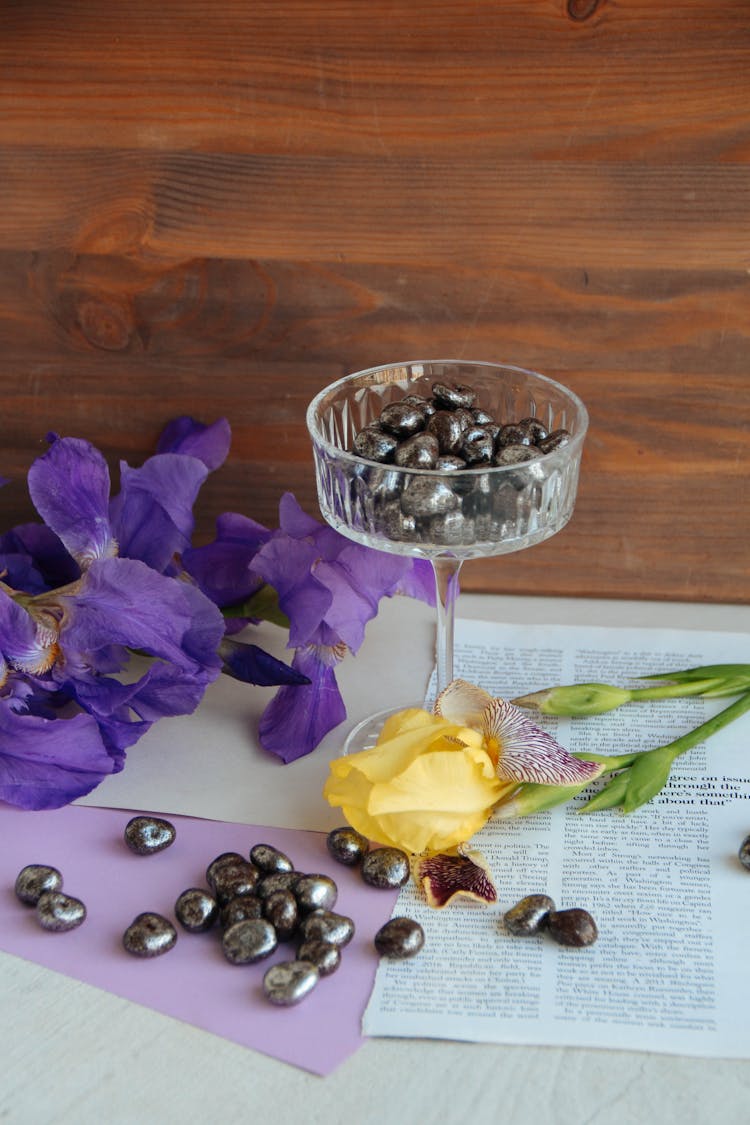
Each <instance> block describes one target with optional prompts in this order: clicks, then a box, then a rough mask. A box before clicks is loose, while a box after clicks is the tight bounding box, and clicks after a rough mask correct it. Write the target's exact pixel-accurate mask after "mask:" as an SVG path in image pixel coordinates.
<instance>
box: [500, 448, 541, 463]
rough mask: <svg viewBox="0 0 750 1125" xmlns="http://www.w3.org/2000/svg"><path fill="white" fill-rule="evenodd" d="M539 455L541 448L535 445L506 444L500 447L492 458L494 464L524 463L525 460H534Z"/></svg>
mask: <svg viewBox="0 0 750 1125" xmlns="http://www.w3.org/2000/svg"><path fill="white" fill-rule="evenodd" d="M538 456H539V449H538V447H537V446H534V445H523V444H520V443H519V444H517V445H504V446H502V447H501V448H500V449H498V451H497V453H496V454H495V456H494V457H493V459H492V463H493V465H522V464H523V463H524V462H525V461H533V460H534V458H535V457H538Z"/></svg>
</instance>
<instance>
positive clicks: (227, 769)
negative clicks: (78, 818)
mask: <svg viewBox="0 0 750 1125" xmlns="http://www.w3.org/2000/svg"><path fill="white" fill-rule="evenodd" d="M250 634H252V635H250ZM286 636H287V634H286V633H285V632H284V631H283V630H282V629H279V628H276V627H275V626H273V625H262V626H260V627H259V628H258V629H253V630H250V631H248V635H247V639H248V640H250V641H252V642H253V643H255V644H258V645H260V646H261V647H262V648H265V649H267V650H268V651H269V652H272V653H273V654H274V655H275V656H278V657H279V658H280V659H284V660H289V659H290V654H289V653H288V652H287V651H286V650H285V648H284V645H285V642H286ZM433 637H434V615H433V611H432V610H431V609H430V607H429V606H426V605H424V604H423V603H421V602H415V601H414V600H412V599H410V598H401V597H398V598H392V599H388V600H385V601H384V602H383V604H382V606H381V610H380V613H379V614H378V617H377V618H376V619H375V620H373V621H371V622H370V623H369V625H368V627H367V636H366V639H365V642H364V644H363V646H362V648H361V649H360V652H359V653H358V654H357V655H356V656H352V655H349V656H347V657H346V658H345V659H344V660H343V662H342V663H341V664H340V665H339V667H338V671H337V678H338V683H339V686H340V688H341V692H342V695H343V697H344V701H345V704H346V707H347V711H348V718H347V721H346V722H344V723H342V724H341V725H340V726H339V727H337V728H336V729H335V730H334V731H331V733H330V734H329V735H327V736H326V738H325V739H324V740H323V742H322V743H321V744H320V745H319V746H318V747H317V748H316V750H315V751H314V752H313V753H312V754H310V755H309V756H307V757H305V758H301V759H299V760H298V761H296V762H292V763H290V764H289V765H284V764H283V763H282V762H281V761H280V760H279V759H278V758H276V757H274V756H273V755H271V754H269V753H268V752H267V751H265V750H264V749H263V748H262V747H261V745H260V743H259V741H258V733H257V732H258V720H259V719H260V716H261V714H262V712H263V709H264V707H265V706H266V704H267V703H268V702H269V701H270V699H271V698H272V697H273V694H274V691H275V689H274V688H257V687H253V686H252V685H250V684H243V683H239V682H238V681H236V680H233V679H231V678H230V677H228V676H220V677H219V679H218V680H217V681H216V682H215V683H213V684H210V685H209V687H208V690H207V691H206V694H205V696H204V698H203V701H202V703H201V705H200V707H199V708H198V710H197V711H196V712H195V714H193V715H185V716H180V717H179V718H174V719H161V720H160V721H159V722H158V723H156V724H155V725H154V726H153V727H152V728H151V730H150V731H149V732H148V733H147V734H146V735H144V737H143V738H142V739H141V740H140V741H139V742H137V743H136V744H135V746H133V747H131V749H130V750H129V751H128V755H127V761H126V765H125V769H124V770H123V771H122V772H121V773H118V774H115V775H114V776H112V777H108V778H106V779H105V780H104V781H103V782H102V784H101V785H99V786H98V787H97V788H96V789H95V790H94V791H93V793H91V794H89V796H87V797H84V798H82V800H80V801H78V802H76V803H77V804H83V805H94V806H98V807H110V808H121V809H150V810H154V811H160V812H164V813H173V814H175V815H178V814H182V815H183V816H198V817H204V818H207V819H213V820H229V821H236V822H237V823H240V824H265V825H269V826H271V827H274V828H305V829H309V830H311V831H328V830H330V829H331V828H335V827H336V826H337V825H338V824H340V823H341V812H340V810H333V809H331V808H330V807H329V806H328V805H327V804H326V802H325V801H324V800H323V797H322V791H323V784H324V781H325V778H326V777H327V775H328V762H329V761H330V760H331V759H332V758H336V757H338V756H339V754H340V753H341V749H342V746H343V743H344V740H345V737H346V735H347V733H348V732H349V731H350V730H351V728H352V727H353V726H354V725H355V724H356V723H357V722H359V721H360V720H361V719H364V718H366V717H367V716H368V715H370V714H372V713H373V712H376V711H379V710H382V709H384V708H386V707H406V706H414V705H415V704H419V702H420V701H421V700H422V698H423V696H424V692H425V687H426V684H427V680H428V677H429V674H430V671H431V668H432V663H433V652H434V640H433Z"/></svg>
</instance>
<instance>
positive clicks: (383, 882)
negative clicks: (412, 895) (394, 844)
mask: <svg viewBox="0 0 750 1125" xmlns="http://www.w3.org/2000/svg"><path fill="white" fill-rule="evenodd" d="M409 873H410V868H409V857H408V856H407V855H406V853H405V852H402V851H401V850H400V848H373V849H372V850H371V851H369V852H368V853H367V855H366V856H365V858H364V859H363V860H362V878H363V879H364V881H365V882H366V883H367V885H368V886H370V887H380V888H381V889H384V890H385V889H388V890H392V889H394V888H396V887H403V885H404V883H406V882H408V880H409Z"/></svg>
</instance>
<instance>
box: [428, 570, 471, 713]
mask: <svg viewBox="0 0 750 1125" xmlns="http://www.w3.org/2000/svg"><path fill="white" fill-rule="evenodd" d="M462 562H463V559H456V558H453V557H452V556H451V555H440V557H439V558H436V559H433V560H432V569H433V570H434V572H435V590H436V593H437V598H436V608H437V635H436V638H435V652H436V656H437V694H438V695H439V694H440V692H441V691H443V689H444V688H446V687H447V686H448V684H449V683H450V682H451V680H452V679H453V626H454V622H455V618H456V597H457V595H458V572H459V571H460V569H461V563H462Z"/></svg>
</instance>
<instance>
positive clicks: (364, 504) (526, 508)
mask: <svg viewBox="0 0 750 1125" xmlns="http://www.w3.org/2000/svg"><path fill="white" fill-rule="evenodd" d="M435 383H438V384H443V385H448V386H462V387H470V388H471V389H472V390H473V391H475V392H476V406H477V407H479V408H481V409H483V410H485V411H486V412H487V413H488V414H490V415H491V416H492V418H493V419H494V421H495V422H496V423H498V424H500V425H503V424H506V423H510V422H520V421H521V420H523V419H529V418H535V419H537V420H538V421H539V422H540V423H541V424H542V426H543V427H544V429H545V430H546V431H548V433H550V434H552V433H555V432H556V431H560V430H564V431H567V432H568V436H567V437H566V438H565V440H564V441H563V442H561V444H559V445H558V446H557V447H556V448H553V449H552V450H551V451H550V452H547V453H541V454H538V455H536V456H534V458H533V459H532V460H528V461H522V462H520V463H516V464H508V465H493V464H491V463H490V464H479V465H477V466H476V467H472V468H462V469H458V470H457V469H451V470H450V471H444V470H439V469H420V468H406V467H400V466H398V465H396V464H393V463H383V462H380V461H374V460H368V459H367V458H365V457H362V456H359V455H357V454H356V453H354V452H352V446H353V442H354V438H355V436H356V434H357V433H358V432H359V431H360V430H362V429H363V428H364V427H366V426H370V425H372V424H373V423H376V422H377V420H378V419H379V417H380V414H381V412H382V410H383V409H384V407H386V406H388V405H389V404H391V403H395V402H398V401H399V400H401V399H403V398H404V397H405V396H407V395H419V396H421V397H423V398H426V399H430V398H431V397H432V393H433V392H432V388H433V385H434V384H435ZM307 426H308V430H309V432H310V436H311V439H312V446H313V453H314V460H315V471H316V479H317V489H318V501H319V504H320V509H321V512H322V514H323V517H324V518H325V520H326V521H327V522H328V523H329V524H330V525H331V526H332V527H334V528H335V529H336V530H337V531H339V532H340V533H341V534H342V535H345V536H347V537H348V538H349V539H353V540H355V541H356V542H357V543H362V544H364V545H365V546H367V547H373V548H375V549H376V550H380V551H387V552H390V553H395V554H399V555H409V556H412V557H414V558H423V559H429V560H430V562H431V563H432V566H433V570H434V574H435V583H436V591H437V599H436V602H437V634H436V656H437V691H438V693H439V692H440V691H441V690H442V689H443V688H444V687H445V686H446V685H447V684H448V683H450V681H451V680H452V678H453V625H454V615H455V594H456V591H457V589H458V573H459V570H460V568H461V566H462V564H463V562H464V561H465V560H467V559H474V558H483V557H487V556H492V555H504V554H508V553H510V552H511V551H521V550H524V549H525V548H527V547H533V546H534V544H536V543H541V542H543V541H544V540H545V539H549V537H550V536H551V535H554V534H555V532H557V531H560V529H561V528H563V527H564V526H565V524H566V523H567V522H568V520H569V519H570V517H571V515H572V512H573V506H574V503H575V497H576V490H577V486H578V475H579V467H580V461H581V452H582V447H583V441H584V437H585V435H586V429H587V426H588V415H587V412H586V408H585V407H584V405H583V403H582V402H581V400H580V399H579V398H578V397H577V396H576V395H575V394H574V393H573V392H572V391H570V390H568V389H567V388H566V387H564V386H562V385H561V384H560V383H556V382H554V381H553V380H552V379H548V378H547V377H545V376H544V375H540V374H538V373H536V372H534V371H526V370H523V369H522V368H520V367H514V366H511V365H509V364H501V363H480V362H469V361H465V360H421V361H412V362H408V363H397V364H385V365H383V366H380V367H372V368H369V369H367V370H364V371H358V372H355V373H354V374H351V375H347V376H345V377H344V378H342V379H339V380H338V381H337V382H335V383H332V384H331V385H330V386H328V387H326V388H324V389H323V390H322V391H320V393H319V394H317V395H316V396H315V398H314V399H313V400H312V402H311V403H310V406H309V407H308V411H307ZM550 444H551V443H550ZM387 713H388V712H380V713H379V714H377V715H374V716H372V718H371V719H370V720H366V721H365V722H364V723H362V724H360V726H359V727H358V728H357V729H356V730H355V731H353V732H352V734H351V735H350V737H349V741H348V743H347V752H349V751H350V750H354V749H355V748H361V747H362V746H366V745H372V743H373V742H374V740H375V738H376V737H377V731H378V730H379V727H380V726H382V722H383V720H384V718H385V715H386V714H387ZM353 738H356V740H357V742H358V744H359V745H358V746H357V747H355V746H353V745H352V739H353Z"/></svg>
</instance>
